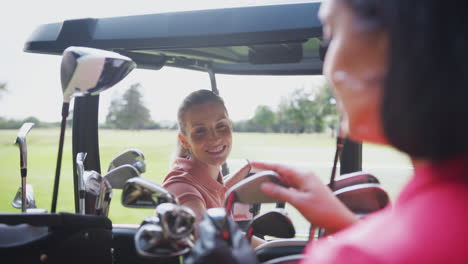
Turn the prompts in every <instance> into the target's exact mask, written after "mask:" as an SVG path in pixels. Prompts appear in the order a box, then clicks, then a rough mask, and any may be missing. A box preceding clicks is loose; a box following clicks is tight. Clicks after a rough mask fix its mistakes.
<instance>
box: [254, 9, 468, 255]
mask: <svg viewBox="0 0 468 264" xmlns="http://www.w3.org/2000/svg"><path fill="white" fill-rule="evenodd" d="M457 4H458V5H459V6H458V5H457ZM319 16H320V19H321V21H322V23H323V34H324V38H325V39H327V40H328V41H329V46H328V50H327V54H326V57H325V62H324V74H325V76H326V77H327V78H328V80H329V82H330V83H331V84H332V87H333V91H334V93H335V95H336V98H337V101H338V107H339V109H340V110H341V112H342V113H343V123H342V124H341V126H342V128H343V129H345V130H346V131H347V134H348V136H349V137H350V138H351V139H354V140H357V141H366V142H371V143H379V144H388V145H391V146H394V147H395V148H397V149H399V150H400V151H403V152H405V153H407V154H408V155H409V156H410V158H411V159H412V162H413V165H414V176H413V177H412V178H411V180H410V181H409V182H408V184H407V185H406V186H405V188H404V189H403V191H402V192H401V193H400V195H399V197H398V198H397V199H396V201H395V202H394V204H393V206H392V207H387V208H385V209H383V210H381V211H379V212H377V213H374V214H372V215H370V216H368V217H366V218H365V219H363V220H360V221H358V220H357V218H356V217H355V216H354V215H353V214H352V213H351V212H350V211H349V210H348V209H347V208H346V207H345V206H343V205H342V204H341V203H340V202H339V201H338V200H337V199H336V197H334V196H333V194H332V193H331V191H330V190H329V189H328V188H327V187H326V186H325V185H324V184H322V183H321V181H320V180H319V179H318V178H317V177H316V176H315V175H314V174H313V173H311V172H308V171H302V170H299V169H296V168H292V167H289V166H287V165H281V164H270V163H262V162H252V163H251V165H252V166H254V167H258V168H261V169H273V170H276V171H277V172H278V173H279V174H280V175H282V176H283V177H284V178H285V180H287V181H288V182H289V183H290V185H291V187H289V188H283V187H281V186H279V185H274V184H264V185H263V186H262V190H263V191H264V192H265V193H267V194H269V195H271V196H274V197H276V198H278V199H281V200H284V201H287V202H289V203H291V204H292V205H294V206H295V207H296V208H297V209H298V210H299V211H300V212H301V213H302V214H303V215H304V216H305V217H306V218H307V219H308V220H309V221H310V222H312V223H314V224H315V225H318V226H323V227H325V228H326V229H327V230H328V232H329V233H334V232H335V233H334V235H333V239H321V240H319V241H317V242H315V243H312V244H310V245H309V246H308V247H307V248H306V251H305V254H306V257H305V259H304V260H303V263H314V264H319V263H466V262H467V260H468V244H467V243H466V240H467V237H468V227H466V224H467V223H468V210H467V209H466V206H467V204H468V122H467V116H468V107H467V106H466V102H465V101H467V100H468V48H467V47H468V27H467V26H466V25H468V16H467V15H466V8H464V6H462V4H461V3H460V2H456V3H455V2H451V1H440V0H326V1H324V2H323V4H322V6H321V8H320V12H319Z"/></svg>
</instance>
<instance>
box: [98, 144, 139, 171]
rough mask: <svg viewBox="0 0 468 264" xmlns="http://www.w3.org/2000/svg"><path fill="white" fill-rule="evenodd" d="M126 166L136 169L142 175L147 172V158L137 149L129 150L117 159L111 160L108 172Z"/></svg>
mask: <svg viewBox="0 0 468 264" xmlns="http://www.w3.org/2000/svg"><path fill="white" fill-rule="evenodd" d="M126 164H128V165H132V166H133V167H135V168H136V169H137V170H138V171H139V172H140V174H141V173H144V172H145V171H146V161H145V156H144V155H143V153H142V152H141V151H139V150H137V149H128V150H125V151H124V152H122V153H120V154H119V155H117V157H115V158H114V159H112V160H111V162H110V164H109V169H108V170H107V171H111V170H112V169H114V168H117V167H119V166H122V165H126Z"/></svg>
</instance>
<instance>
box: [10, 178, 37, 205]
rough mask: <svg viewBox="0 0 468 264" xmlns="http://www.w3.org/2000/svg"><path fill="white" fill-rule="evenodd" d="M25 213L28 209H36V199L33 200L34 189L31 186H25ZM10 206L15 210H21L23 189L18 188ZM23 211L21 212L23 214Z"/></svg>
mask: <svg viewBox="0 0 468 264" xmlns="http://www.w3.org/2000/svg"><path fill="white" fill-rule="evenodd" d="M25 201H26V202H25V211H27V210H28V209H30V208H36V199H35V198H34V189H33V186H32V185H31V184H26V199H25ZM11 205H12V206H13V207H14V208H16V209H21V210H23V188H22V187H19V188H18V191H17V192H16V195H15V198H14V199H13V201H12V202H11ZM25 211H23V212H25Z"/></svg>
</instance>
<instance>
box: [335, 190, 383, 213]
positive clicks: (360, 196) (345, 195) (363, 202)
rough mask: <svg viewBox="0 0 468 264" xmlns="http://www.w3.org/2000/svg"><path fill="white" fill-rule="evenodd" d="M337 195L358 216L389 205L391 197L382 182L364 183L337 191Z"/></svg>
mask: <svg viewBox="0 0 468 264" xmlns="http://www.w3.org/2000/svg"><path fill="white" fill-rule="evenodd" d="M334 194H335V195H336V197H337V198H338V199H339V200H340V201H341V202H342V203H344V204H345V205H346V207H348V208H349V210H351V211H352V212H353V213H355V214H357V215H358V216H364V215H366V214H369V213H372V212H375V211H377V210H380V209H382V208H384V207H385V206H387V205H388V203H389V201H390V199H389V197H388V194H387V192H386V191H385V190H384V189H382V187H381V186H380V184H376V183H364V184H357V185H353V186H349V187H345V188H342V189H340V190H338V191H335V192H334Z"/></svg>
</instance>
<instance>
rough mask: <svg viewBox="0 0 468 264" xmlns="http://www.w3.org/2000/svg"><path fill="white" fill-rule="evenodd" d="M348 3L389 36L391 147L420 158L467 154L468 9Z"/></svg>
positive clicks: (413, 2)
mask: <svg viewBox="0 0 468 264" xmlns="http://www.w3.org/2000/svg"><path fill="white" fill-rule="evenodd" d="M342 1H345V2H346V3H347V4H348V6H350V7H351V9H352V10H353V11H354V12H355V13H356V15H357V16H358V19H361V18H362V19H364V20H368V21H371V22H373V23H374V24H375V25H377V26H379V27H381V28H382V29H383V30H385V31H386V32H387V33H388V36H389V54H388V57H389V64H388V72H387V78H386V80H385V85H384V91H383V103H382V112H381V114H382V120H383V127H384V131H385V134H386V137H387V138H388V140H389V141H390V143H391V144H392V145H393V146H395V147H397V148H398V149H400V150H402V151H404V152H406V153H408V154H409V155H411V156H413V157H416V158H424V159H431V160H444V159H448V158H451V157H454V156H457V155H467V154H468V27H467V26H466V25H467V24H468V16H467V15H466V9H465V8H464V7H462V6H457V5H456V4H455V3H454V2H447V1H440V0H342ZM460 5H461V4H460Z"/></svg>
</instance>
